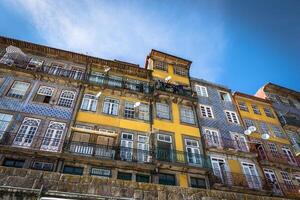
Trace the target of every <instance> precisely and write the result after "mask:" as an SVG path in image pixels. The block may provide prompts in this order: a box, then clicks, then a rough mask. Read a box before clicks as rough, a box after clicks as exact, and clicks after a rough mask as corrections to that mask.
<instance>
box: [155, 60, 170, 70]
mask: <svg viewBox="0 0 300 200" xmlns="http://www.w3.org/2000/svg"><path fill="white" fill-rule="evenodd" d="M154 67H155V69H158V70H162V71H168V66H167V63H164V62H161V61H158V60H155V61H154Z"/></svg>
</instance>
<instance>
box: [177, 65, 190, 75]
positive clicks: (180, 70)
mask: <svg viewBox="0 0 300 200" xmlns="http://www.w3.org/2000/svg"><path fill="white" fill-rule="evenodd" d="M174 73H175V74H177V75H179V76H187V74H188V71H187V70H186V69H185V68H183V67H179V66H174Z"/></svg>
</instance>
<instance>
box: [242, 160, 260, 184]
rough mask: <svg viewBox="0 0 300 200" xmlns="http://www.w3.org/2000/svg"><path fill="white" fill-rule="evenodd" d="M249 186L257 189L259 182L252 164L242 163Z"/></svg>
mask: <svg viewBox="0 0 300 200" xmlns="http://www.w3.org/2000/svg"><path fill="white" fill-rule="evenodd" d="M242 166H243V170H244V174H245V176H246V180H247V183H248V186H249V188H253V189H259V188H261V183H260V179H259V176H258V174H257V171H256V168H255V166H254V164H250V163H242Z"/></svg>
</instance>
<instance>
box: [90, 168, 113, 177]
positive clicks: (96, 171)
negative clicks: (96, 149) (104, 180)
mask: <svg viewBox="0 0 300 200" xmlns="http://www.w3.org/2000/svg"><path fill="white" fill-rule="evenodd" d="M91 175H93V176H102V177H111V170H110V169H104V168H98V167H92V168H91Z"/></svg>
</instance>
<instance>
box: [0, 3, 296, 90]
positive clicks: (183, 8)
mask: <svg viewBox="0 0 300 200" xmlns="http://www.w3.org/2000/svg"><path fill="white" fill-rule="evenodd" d="M0 11H1V12H0V25H1V26H0V34H1V35H3V36H8V37H13V38H17V39H21V40H26V41H31V42H34V43H40V44H45V45H49V46H53V47H57V48H62V49H66V50H71V51H76V52H81V53H88V54H89V55H93V56H97V57H101V58H106V59H119V60H124V61H127V62H132V63H137V64H139V65H140V66H141V67H143V66H144V62H145V57H146V55H147V54H148V53H149V52H150V50H151V49H158V50H161V51H165V52H168V53H170V54H174V55H177V56H180V57H183V58H186V59H189V60H191V61H193V64H192V68H191V75H192V76H194V77H197V78H204V79H206V80H209V81H213V82H216V83H220V84H223V85H226V86H228V87H229V88H231V89H233V90H234V91H241V92H245V93H249V94H254V93H255V92H256V90H257V89H258V88H260V87H261V86H262V85H264V84H265V83H267V82H274V83H276V84H279V85H282V86H285V87H288V88H292V89H295V90H298V91H300V1H298V0H285V1H282V0H264V1H261V0H206V1H203V0H198V1H192V0H190V1H183V0H182V1H171V0H165V1H150V0H149V1H142V0H139V1H124V0H123V1H100V0H98V1H96V0H95V1H93V0H86V1H79V0H78V1H76V0H64V1H63V0H61V1H55V0H43V1H42V0H0Z"/></svg>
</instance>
